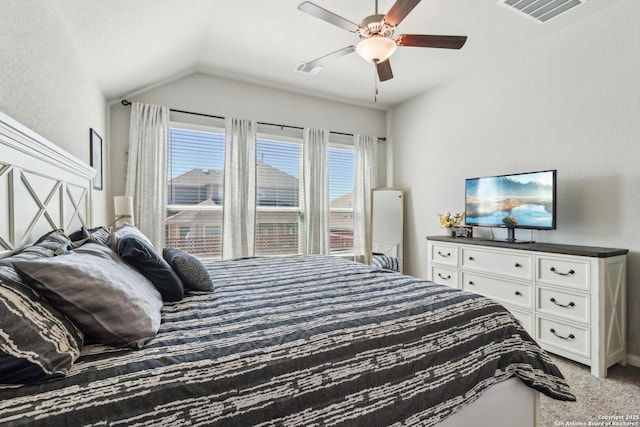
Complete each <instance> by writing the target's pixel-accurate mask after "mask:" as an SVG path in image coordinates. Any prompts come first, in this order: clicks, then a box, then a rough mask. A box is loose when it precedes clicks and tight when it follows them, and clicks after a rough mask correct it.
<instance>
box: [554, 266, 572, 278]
mask: <svg viewBox="0 0 640 427" xmlns="http://www.w3.org/2000/svg"><path fill="white" fill-rule="evenodd" d="M549 270H551V271H552V272H554V273H556V274H558V275H560V276H571V275H572V274H576V272H575V271H573V270H569V271H567V272H566V273H561V272H559V271H556V268H555V267H551V268H550V269H549Z"/></svg>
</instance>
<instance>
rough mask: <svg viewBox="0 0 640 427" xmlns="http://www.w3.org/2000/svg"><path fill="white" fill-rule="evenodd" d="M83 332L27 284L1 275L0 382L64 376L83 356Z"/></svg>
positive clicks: (32, 381)
mask: <svg viewBox="0 0 640 427" xmlns="http://www.w3.org/2000/svg"><path fill="white" fill-rule="evenodd" d="M82 340H83V334H82V332H80V331H79V330H78V328H76V327H75V325H74V324H73V323H72V322H71V321H70V320H69V319H68V318H67V317H65V316H64V315H62V314H61V313H60V312H59V311H58V310H56V309H55V308H54V307H53V306H51V304H49V303H48V302H47V301H45V300H44V299H43V298H42V297H40V295H39V294H38V293H37V292H36V291H34V290H33V289H31V288H30V287H29V286H27V285H25V284H24V283H20V282H16V281H13V280H9V279H6V278H0V384H35V383H39V382H41V381H47V380H50V379H53V378H57V377H62V376H64V375H65V374H66V373H67V371H68V370H69V368H71V365H73V363H74V362H75V360H76V359H77V358H78V357H79V356H80V350H81V349H82Z"/></svg>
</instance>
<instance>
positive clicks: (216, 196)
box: [165, 127, 224, 259]
mask: <svg viewBox="0 0 640 427" xmlns="http://www.w3.org/2000/svg"><path fill="white" fill-rule="evenodd" d="M167 178H168V183H167V217H166V220H165V230H166V236H165V237H166V245H167V246H168V247H173V248H178V249H182V250H184V251H186V252H189V253H192V254H195V255H198V256H199V257H202V258H204V257H213V258H217V259H219V258H220V257H221V255H222V240H221V237H222V235H221V233H220V230H222V201H223V178H224V131H219V132H217V133H216V132H211V131H202V130H193V129H190V128H189V129H186V128H174V127H172V128H170V129H169V146H168V155H167Z"/></svg>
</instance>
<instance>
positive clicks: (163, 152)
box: [125, 102, 169, 248]
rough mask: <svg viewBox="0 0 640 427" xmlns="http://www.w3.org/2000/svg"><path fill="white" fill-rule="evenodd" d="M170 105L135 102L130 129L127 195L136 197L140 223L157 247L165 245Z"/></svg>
mask: <svg viewBox="0 0 640 427" xmlns="http://www.w3.org/2000/svg"><path fill="white" fill-rule="evenodd" d="M168 132H169V108H168V107H164V106H161V105H150V104H142V103H139V102H134V103H133V104H132V105H131V125H130V129H129V162H128V165H127V183H126V190H125V194H126V195H127V196H132V197H133V213H134V216H135V218H136V220H137V221H136V222H137V226H138V228H139V229H140V231H142V232H143V233H144V234H145V235H147V237H149V239H150V240H151V242H152V243H153V245H154V246H155V247H156V248H162V247H164V241H165V223H164V221H165V201H166V192H167V141H168Z"/></svg>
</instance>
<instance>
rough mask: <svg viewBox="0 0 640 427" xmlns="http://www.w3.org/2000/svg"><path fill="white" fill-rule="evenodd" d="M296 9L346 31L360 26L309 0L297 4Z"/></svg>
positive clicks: (354, 29)
mask: <svg viewBox="0 0 640 427" xmlns="http://www.w3.org/2000/svg"><path fill="white" fill-rule="evenodd" d="M298 10H300V11H302V12H304V13H308V14H309V15H311V16H314V17H316V18H318V19H322V20H323V21H325V22H328V23H329V24H332V25H335V26H336V27H339V28H342V29H344V30H347V31H351V32H354V31H358V30H359V29H360V26H359V25H358V24H355V23H353V22H351V21H349V20H348V19H345V18H343V17H342V16H338V15H336V14H335V13H333V12H329V11H328V10H327V9H324V8H322V7H320V6H318V5H316V4H314V3H311V2H310V1H305V2H302V3H300V5H299V6H298Z"/></svg>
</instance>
